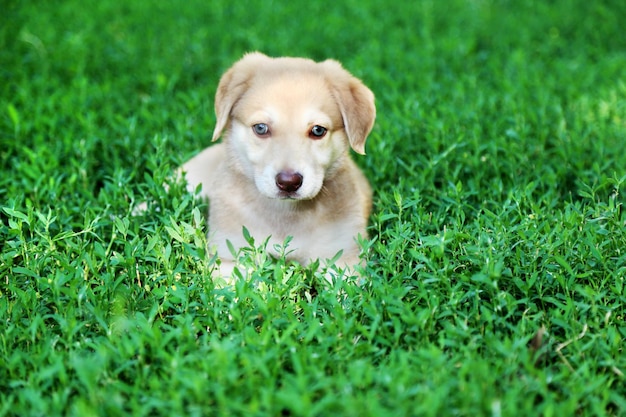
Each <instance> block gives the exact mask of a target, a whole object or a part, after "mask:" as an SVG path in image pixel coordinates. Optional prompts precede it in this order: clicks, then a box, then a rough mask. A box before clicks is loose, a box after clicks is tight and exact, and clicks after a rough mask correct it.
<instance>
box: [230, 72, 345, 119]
mask: <svg viewBox="0 0 626 417" xmlns="http://www.w3.org/2000/svg"><path fill="white" fill-rule="evenodd" d="M234 113H237V114H238V115H239V116H240V117H242V118H247V117H252V116H251V115H255V116H254V117H252V118H253V119H259V117H258V116H257V115H260V114H264V113H265V114H267V115H268V119H271V120H276V121H278V120H283V121H284V120H293V121H294V122H303V123H304V121H306V123H309V122H317V123H321V119H322V118H325V119H328V122H327V123H332V124H334V125H339V124H340V123H341V121H340V119H341V115H340V110H339V106H338V104H337V102H336V100H335V98H334V97H333V95H332V93H331V90H330V88H329V86H328V83H327V82H326V80H325V79H324V77H323V76H321V75H320V74H314V73H313V74H312V73H306V72H290V73H282V74H281V75H274V74H267V75H265V74H259V76H257V77H255V79H254V80H252V82H251V83H250V87H249V89H248V91H246V93H244V95H243V96H242V97H241V99H240V100H239V102H238V103H237V105H236V108H235V109H234ZM324 116H325V117H324Z"/></svg>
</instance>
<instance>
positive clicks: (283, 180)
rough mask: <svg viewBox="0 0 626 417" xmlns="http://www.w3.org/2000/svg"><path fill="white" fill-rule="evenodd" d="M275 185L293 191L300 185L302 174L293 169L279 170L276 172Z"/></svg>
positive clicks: (283, 189)
mask: <svg viewBox="0 0 626 417" xmlns="http://www.w3.org/2000/svg"><path fill="white" fill-rule="evenodd" d="M276 186H277V187H278V188H280V189H281V190H282V191H286V192H288V193H293V192H294V191H297V190H298V188H300V186H302V175H301V174H299V173H297V172H293V171H280V172H279V173H278V174H276Z"/></svg>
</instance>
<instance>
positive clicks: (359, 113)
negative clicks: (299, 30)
mask: <svg viewBox="0 0 626 417" xmlns="http://www.w3.org/2000/svg"><path fill="white" fill-rule="evenodd" d="M322 65H323V66H324V68H325V71H326V75H327V79H328V82H329V83H330V86H331V90H332V93H333V95H334V96H335V99H336V100H337V104H338V105H339V111H341V117H342V118H343V124H344V127H345V130H346V135H347V136H348V140H349V142H350V146H351V147H352V149H354V151H355V152H356V153H359V154H361V155H365V140H366V139H367V135H369V133H370V132H371V131H372V127H374V120H375V119H376V105H375V104H374V93H372V91H371V90H370V89H369V88H367V87H366V86H365V85H364V84H363V83H362V82H361V80H359V79H358V78H356V77H354V76H352V75H351V74H350V73H349V72H348V71H346V70H345V69H343V67H342V66H341V64H340V63H339V62H337V61H333V60H330V59H329V60H326V61H324V62H322Z"/></svg>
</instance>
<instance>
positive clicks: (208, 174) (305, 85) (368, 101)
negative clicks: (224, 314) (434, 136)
mask: <svg viewBox="0 0 626 417" xmlns="http://www.w3.org/2000/svg"><path fill="white" fill-rule="evenodd" d="M215 110H216V115H217V123H216V127H215V131H214V134H213V140H217V139H219V138H220V137H222V138H223V142H222V143H220V144H216V145H213V146H210V147H208V148H206V149H205V150H204V151H202V152H201V153H200V154H198V155H197V156H195V157H194V158H192V159H191V160H190V161H188V162H187V163H185V164H184V165H183V166H182V167H181V169H182V170H183V171H185V173H186V179H187V181H188V184H189V188H190V189H192V190H193V189H195V188H196V186H197V185H198V184H202V196H204V197H207V198H208V199H209V200H210V204H209V207H210V209H209V231H208V233H209V234H208V236H209V240H210V243H211V245H212V246H213V247H214V248H215V250H217V253H218V255H219V256H220V258H221V260H222V273H223V274H225V275H227V274H229V272H230V270H231V269H232V267H233V266H234V264H233V261H234V260H233V259H232V256H231V254H230V252H229V250H228V247H227V244H226V241H227V240H229V241H230V242H231V243H232V244H233V246H234V247H235V248H240V247H244V246H246V245H247V243H246V242H245V240H244V238H243V235H242V227H243V226H245V227H246V228H247V229H248V230H249V232H250V234H251V235H252V236H253V237H254V238H255V240H256V241H257V242H261V241H264V240H265V239H266V238H268V237H270V236H271V238H270V244H269V245H268V248H269V249H271V248H273V246H274V244H282V243H283V242H284V240H285V239H286V238H287V236H291V237H292V241H291V243H290V245H289V248H288V249H289V251H290V252H289V255H288V257H289V258H291V259H293V260H296V261H299V262H301V263H304V264H306V263H308V262H310V261H313V260H316V259H321V260H324V259H330V258H333V257H334V256H335V255H336V254H337V252H339V251H340V250H341V251H343V255H342V257H341V259H340V260H339V264H340V265H341V266H354V265H356V264H358V263H359V250H360V249H359V246H358V244H357V241H356V237H357V236H358V235H361V236H363V237H365V236H366V227H367V219H368V217H369V213H370V209H371V196H372V192H371V189H370V186H369V183H368V182H367V179H366V178H365V176H364V175H363V174H362V172H361V171H360V170H359V169H358V168H357V166H356V165H355V163H354V162H353V161H352V159H351V158H350V155H349V149H350V147H352V149H354V150H355V151H356V152H358V153H361V154H363V153H364V146H365V141H366V138H367V135H368V134H369V132H370V131H371V129H372V126H373V124H374V119H375V116H376V110H375V106H374V95H373V94H372V92H371V91H370V90H369V89H368V88H367V87H365V86H364V85H363V84H362V83H361V81H359V80H358V79H356V78H355V77H353V76H352V75H350V74H349V73H348V72H347V71H346V70H344V69H343V68H342V67H341V65H340V64H339V63H337V62H336V61H330V60H328V61H324V62H321V63H315V62H313V61H311V60H308V59H302V58H269V57H267V56H265V55H263V54H260V53H252V54H247V55H246V56H244V58H242V59H241V60H240V61H238V62H237V63H235V65H233V67H231V68H230V69H229V70H228V71H227V72H226V73H225V74H224V76H223V77H222V79H221V80H220V84H219V86H218V90H217V94H216V100H215ZM258 124H262V125H264V126H267V127H268V128H269V132H270V133H269V134H268V135H267V136H265V137H260V136H259V135H258V134H255V130H254V129H255V128H254V126H255V125H258ZM314 126H316V128H315V129H319V127H323V128H325V129H327V130H326V134H325V136H324V137H322V138H321V139H318V138H317V136H314V135H312V133H311V132H312V129H314ZM313 131H317V130H313ZM279 173H290V174H293V173H297V174H298V175H300V176H301V178H302V180H301V185H299V186H298V188H297V190H291V189H289V191H285V190H283V189H280V187H279V186H278V183H279V182H280V181H279V180H278V177H277V175H279ZM281 186H284V184H281Z"/></svg>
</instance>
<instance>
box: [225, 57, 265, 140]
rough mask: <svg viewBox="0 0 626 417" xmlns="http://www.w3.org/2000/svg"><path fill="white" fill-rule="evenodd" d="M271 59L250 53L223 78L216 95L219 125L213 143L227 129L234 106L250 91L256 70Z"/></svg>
mask: <svg viewBox="0 0 626 417" xmlns="http://www.w3.org/2000/svg"><path fill="white" fill-rule="evenodd" d="M269 59H271V58H269V57H268V56H266V55H263V54H262V53H260V52H252V53H248V54H246V55H244V57H243V58H241V59H240V60H239V61H237V62H236V63H235V64H234V65H233V66H232V67H230V69H229V70H228V71H226V73H225V74H224V75H223V76H222V78H221V79H220V83H219V85H218V86H217V92H216V93H215V115H216V117H217V123H216V124H215V129H214V130H213V141H216V140H218V139H219V137H220V136H221V135H222V133H223V131H224V129H226V128H227V126H228V122H229V120H230V113H231V111H232V109H233V106H234V105H235V103H237V101H238V100H239V99H240V98H241V96H243V94H244V93H245V92H246V90H247V89H248V87H249V83H250V79H251V78H252V75H253V74H254V70H255V69H256V68H257V66H259V65H260V64H261V63H262V62H263V61H266V60H269Z"/></svg>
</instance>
